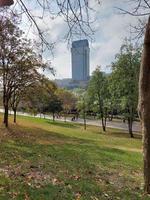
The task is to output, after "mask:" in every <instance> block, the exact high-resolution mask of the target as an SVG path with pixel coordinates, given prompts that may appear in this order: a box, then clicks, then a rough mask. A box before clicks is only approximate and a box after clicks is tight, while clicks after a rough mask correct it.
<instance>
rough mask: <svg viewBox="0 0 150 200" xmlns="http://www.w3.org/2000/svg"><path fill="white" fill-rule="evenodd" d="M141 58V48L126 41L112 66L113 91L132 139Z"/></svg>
mask: <svg viewBox="0 0 150 200" xmlns="http://www.w3.org/2000/svg"><path fill="white" fill-rule="evenodd" d="M140 57H141V48H138V47H136V46H135V47H134V46H133V44H131V42H130V41H128V40H126V41H125V43H124V44H123V45H122V47H121V49H120V53H119V54H117V55H116V60H115V62H114V63H113V64H112V71H113V72H112V84H113V86H114V87H113V90H115V91H116V99H118V100H119V101H120V105H121V108H122V113H123V114H124V117H125V118H126V119H127V121H128V128H129V134H130V136H131V137H133V131H132V124H133V121H134V119H135V113H137V104H138V80H139V69H140ZM118 83H119V84H118Z"/></svg>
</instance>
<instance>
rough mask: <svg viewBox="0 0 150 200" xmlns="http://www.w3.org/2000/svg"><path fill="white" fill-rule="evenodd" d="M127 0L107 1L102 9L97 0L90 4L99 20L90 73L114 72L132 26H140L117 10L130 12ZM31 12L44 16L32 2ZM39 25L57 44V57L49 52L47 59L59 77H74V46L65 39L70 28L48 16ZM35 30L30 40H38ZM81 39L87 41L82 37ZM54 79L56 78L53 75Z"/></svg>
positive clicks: (29, 2) (96, 21)
mask: <svg viewBox="0 0 150 200" xmlns="http://www.w3.org/2000/svg"><path fill="white" fill-rule="evenodd" d="M126 1H127V0H124V1H123V0H122V1H119V0H104V1H102V3H101V5H100V6H97V3H96V0H90V1H89V2H90V5H91V7H93V8H94V9H95V12H94V13H92V17H93V18H95V19H96V20H95V22H94V24H93V28H94V29H95V30H96V31H95V34H94V36H93V41H92V42H91V41H89V42H90V73H92V71H93V70H94V69H95V68H96V66H97V65H100V66H101V68H102V70H103V71H106V72H110V68H109V67H108V66H110V64H111V62H112V61H113V60H114V58H115V55H116V53H118V52H119V48H120V46H121V44H122V43H123V40H124V38H125V37H127V36H129V33H130V31H129V30H130V28H129V26H130V25H131V24H132V25H135V24H137V19H136V18H135V17H132V16H129V15H120V14H119V10H117V9H116V8H115V7H116V6H117V7H122V8H124V9H128V8H129V6H127V5H128V4H126ZM26 2H27V3H26V4H28V6H29V7H30V9H31V10H32V12H33V13H34V14H35V15H37V16H38V15H39V14H41V11H40V10H38V8H37V7H36V6H35V4H34V3H31V1H29V0H28V1H26ZM24 22H26V23H24V24H23V28H24V29H26V30H28V27H29V23H28V22H27V20H26V18H24ZM38 24H39V26H40V27H41V29H42V30H46V31H47V34H46V37H47V40H48V41H49V42H55V43H56V45H55V49H54V52H53V53H54V54H53V56H52V55H51V52H46V53H45V59H48V60H51V63H52V66H53V67H54V68H55V70H56V77H55V78H60V79H62V78H70V77H71V53H70V46H68V43H67V41H65V40H64V35H65V34H66V33H67V25H66V24H65V22H64V20H63V19H62V18H61V17H57V18H56V19H55V20H52V19H50V18H49V17H48V16H47V15H46V14H45V18H44V21H43V20H40V19H38ZM35 32H36V31H35V29H34V28H33V29H30V32H29V33H28V37H30V38H34V39H37V36H36V34H35ZM79 39H84V36H81V37H80V38H79ZM50 77H51V78H54V77H52V76H50Z"/></svg>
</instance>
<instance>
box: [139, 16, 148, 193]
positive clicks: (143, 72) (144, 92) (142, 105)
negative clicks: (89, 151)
mask: <svg viewBox="0 0 150 200" xmlns="http://www.w3.org/2000/svg"><path fill="white" fill-rule="evenodd" d="M139 115H140V119H141V122H142V132H143V153H144V183H145V185H144V190H145V192H146V193H149V194H150V19H149V21H148V24H147V29H146V33H145V39H144V49H143V55H142V62H141V68H140V80H139Z"/></svg>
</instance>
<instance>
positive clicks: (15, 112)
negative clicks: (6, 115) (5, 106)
mask: <svg viewBox="0 0 150 200" xmlns="http://www.w3.org/2000/svg"><path fill="white" fill-rule="evenodd" d="M13 111H14V123H16V118H17V117H16V114H17V110H16V109H13Z"/></svg>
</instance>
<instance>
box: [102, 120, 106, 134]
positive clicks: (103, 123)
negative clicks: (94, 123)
mask: <svg viewBox="0 0 150 200" xmlns="http://www.w3.org/2000/svg"><path fill="white" fill-rule="evenodd" d="M102 128H103V131H104V132H106V122H105V119H104V117H102Z"/></svg>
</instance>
